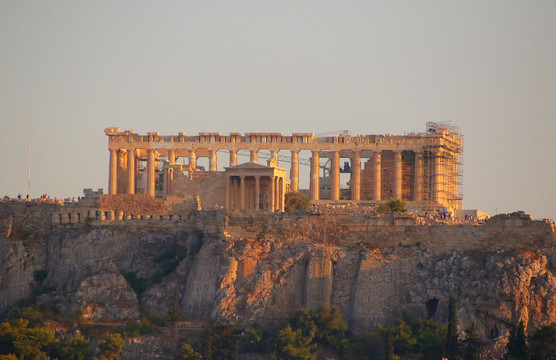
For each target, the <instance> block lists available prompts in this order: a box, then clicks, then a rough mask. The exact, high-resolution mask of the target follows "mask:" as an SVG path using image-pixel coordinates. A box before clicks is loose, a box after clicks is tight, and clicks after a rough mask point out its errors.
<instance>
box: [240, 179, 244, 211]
mask: <svg viewBox="0 0 556 360" xmlns="http://www.w3.org/2000/svg"><path fill="white" fill-rule="evenodd" d="M240 181H241V190H240V192H241V194H240V195H241V199H240V200H239V204H240V207H241V210H243V209H245V175H241V176H240Z"/></svg>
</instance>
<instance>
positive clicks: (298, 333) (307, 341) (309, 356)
mask: <svg viewBox="0 0 556 360" xmlns="http://www.w3.org/2000/svg"><path fill="white" fill-rule="evenodd" d="M314 336H315V334H314V332H310V333H309V334H307V335H305V334H303V331H302V330H301V329H295V330H294V329H292V328H291V326H289V325H288V326H286V327H285V328H284V329H282V331H280V334H279V336H278V345H277V347H276V350H275V352H274V353H273V354H272V357H271V358H275V359H288V360H314V359H316V358H317V355H316V348H317V344H314V343H313V338H314Z"/></svg>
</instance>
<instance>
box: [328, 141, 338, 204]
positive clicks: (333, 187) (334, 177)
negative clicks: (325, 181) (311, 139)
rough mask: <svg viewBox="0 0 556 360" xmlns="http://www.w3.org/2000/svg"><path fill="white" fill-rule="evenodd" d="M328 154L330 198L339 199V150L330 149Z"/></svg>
mask: <svg viewBox="0 0 556 360" xmlns="http://www.w3.org/2000/svg"><path fill="white" fill-rule="evenodd" d="M330 154H331V155H332V159H331V160H332V161H331V162H330V200H340V152H339V151H332V152H331V153H330Z"/></svg>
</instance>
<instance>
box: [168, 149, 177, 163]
mask: <svg viewBox="0 0 556 360" xmlns="http://www.w3.org/2000/svg"><path fill="white" fill-rule="evenodd" d="M168 161H169V162H170V164H173V163H175V162H176V151H175V150H168Z"/></svg>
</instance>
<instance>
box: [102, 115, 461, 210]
mask: <svg viewBox="0 0 556 360" xmlns="http://www.w3.org/2000/svg"><path fill="white" fill-rule="evenodd" d="M105 134H106V135H107V136H108V149H109V151H110V165H109V183H108V188H109V193H110V194H139V193H142V194H149V195H151V196H156V197H167V196H170V195H177V196H192V195H198V196H199V197H200V200H201V203H202V204H203V207H223V208H228V209H254V210H256V209H260V210H270V211H283V209H284V195H285V194H286V193H287V192H289V191H302V192H306V193H307V194H308V195H309V196H310V198H311V200H314V201H317V200H319V201H343V200H349V201H354V202H380V201H384V200H388V199H392V198H395V199H401V200H404V201H406V202H408V204H412V205H416V206H418V205H423V206H432V207H449V208H451V209H461V207H462V195H461V168H462V162H461V155H462V151H463V137H462V136H461V134H460V133H459V129H458V128H457V127H455V126H452V125H451V124H450V123H445V122H444V123H436V122H428V123H427V129H426V131H425V132H422V133H410V134H406V135H389V134H386V135H355V136H352V135H350V134H349V132H347V131H344V132H343V133H342V134H338V135H336V136H326V137H321V136H317V135H315V134H313V133H292V134H291V135H284V134H282V133H245V134H241V133H230V134H229V135H222V134H221V133H218V132H206V133H199V134H198V135H186V134H185V133H182V132H180V133H178V135H171V136H161V135H160V134H159V133H158V132H149V133H147V134H146V135H139V134H137V133H135V132H134V131H132V130H125V131H120V129H119V128H117V127H110V128H107V129H105ZM300 153H301V154H300ZM222 154H223V155H224V156H222ZM219 155H220V156H219ZM302 155H305V156H306V157H307V159H305V158H304V156H302ZM238 156H245V158H246V160H247V158H248V159H249V161H246V162H244V163H241V164H239V165H238ZM219 157H223V158H228V161H227V162H225V164H224V165H227V166H222V165H223V164H220V169H221V170H220V171H219V167H218V165H219V164H218V161H219ZM204 158H206V159H205V160H204V161H206V160H207V159H208V169H206V168H205V167H204V166H201V165H199V164H198V163H199V162H200V161H201V160H202V159H204ZM260 159H266V164H260V163H259V161H260ZM279 165H283V166H284V167H280V166H279ZM300 165H308V166H309V172H308V176H307V177H308V179H306V178H302V176H301V175H300ZM286 167H287V168H288V169H286ZM302 173H304V172H303V171H302ZM288 175H289V176H288ZM342 179H344V180H345V184H341V182H342ZM304 185H305V186H307V185H308V189H303V186H304Z"/></svg>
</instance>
